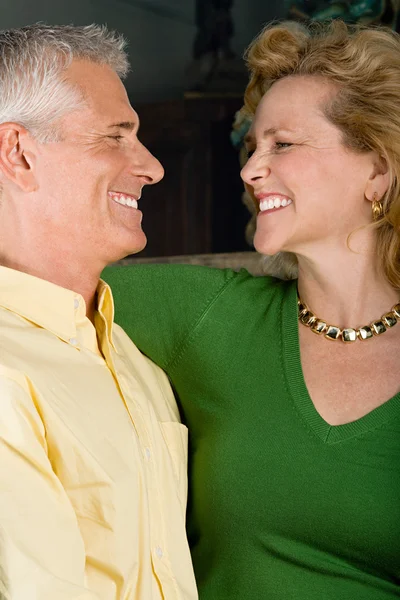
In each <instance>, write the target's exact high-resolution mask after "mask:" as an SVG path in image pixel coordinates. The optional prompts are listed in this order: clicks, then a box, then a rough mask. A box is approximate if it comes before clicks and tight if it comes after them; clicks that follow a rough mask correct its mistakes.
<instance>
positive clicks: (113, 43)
mask: <svg viewBox="0 0 400 600" xmlns="http://www.w3.org/2000/svg"><path fill="white" fill-rule="evenodd" d="M125 46H126V42H125V40H124V38H123V37H122V36H121V35H119V34H117V33H115V32H114V31H108V30H107V28H106V27H104V26H99V25H87V26H79V27H75V26H73V25H57V26H48V25H42V24H41V23H37V24H35V25H29V26H27V27H22V28H21V29H9V30H7V31H0V123H6V122H14V123H18V124H20V125H22V126H23V127H25V128H26V129H27V130H28V131H29V132H30V133H31V134H32V135H33V136H34V137H35V138H36V139H37V140H38V141H39V142H42V143H44V142H50V141H55V140H57V139H58V138H59V136H60V132H59V130H58V128H57V127H56V122H57V121H58V120H59V119H60V118H61V117H62V116H64V115H65V114H66V113H68V112H70V111H73V110H76V109H78V108H80V107H81V106H82V105H83V103H84V99H83V94H82V92H81V91H80V90H79V89H76V88H74V87H73V86H72V85H71V84H70V83H68V82H67V81H66V78H65V71H66V69H67V68H68V67H69V66H70V64H71V62H72V60H73V59H81V60H87V61H90V62H93V63H97V64H102V65H103V64H104V65H107V66H109V67H111V68H112V69H113V70H114V71H115V72H116V73H117V74H118V75H119V76H120V77H121V78H123V77H125V76H126V74H127V73H128V70H129V63H128V58H127V54H126V52H125V50H124V48H125Z"/></svg>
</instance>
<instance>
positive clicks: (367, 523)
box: [105, 265, 400, 600]
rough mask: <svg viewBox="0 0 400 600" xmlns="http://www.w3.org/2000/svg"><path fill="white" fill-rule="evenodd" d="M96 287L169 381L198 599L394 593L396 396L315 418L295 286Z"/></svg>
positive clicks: (246, 280) (112, 275)
mask: <svg viewBox="0 0 400 600" xmlns="http://www.w3.org/2000/svg"><path fill="white" fill-rule="evenodd" d="M105 279H106V281H108V282H109V283H110V284H111V285H112V288H113V292H114V297H115V301H116V321H117V322H118V323H120V324H121V325H122V327H123V328H124V329H125V331H126V332H127V333H128V334H129V335H130V337H131V338H132V339H133V341H134V342H135V343H136V344H137V346H138V347H139V348H140V349H141V350H142V351H143V352H144V353H145V354H147V355H148V356H149V357H150V358H152V359H153V360H154V361H155V362H156V363H157V364H159V365H160V366H161V367H162V368H163V369H165V371H166V372H167V373H168V375H169V377H170V379H171V382H172V384H173V386H174V388H175V390H176V393H177V396H178V398H179V402H180V407H181V411H182V418H183V421H184V422H185V423H186V424H187V425H188V427H189V431H190V470H189V485H190V488H189V489H190V494H189V508H188V535H189V541H190V545H191V549H192V556H193V562H194V567H195V572H196V577H197V582H198V586H199V593H200V598H201V600H236V599H237V600H292V599H293V600H366V599H368V600H388V599H389V598H391V599H392V598H399V597H400V394H397V395H396V396H395V397H393V398H391V399H390V400H388V401H387V402H386V403H385V404H384V405H383V406H380V407H379V408H377V409H375V410H373V411H372V412H370V413H369V414H367V415H366V416H364V417H363V418H361V419H359V420H357V421H355V422H353V423H349V424H346V425H340V426H330V425H328V424H327V423H326V422H325V421H324V420H323V419H322V417H320V415H319V414H318V412H317V411H316V409H315V408H314V405H313V403H312V401H311V399H310V397H309V395H308V392H307V389H306V386H305V382H304V379H303V374H302V370H301V363H300V353H299V342H298V322H297V304H296V284H295V282H282V281H279V280H276V279H272V278H269V277H252V276H251V275H249V274H248V273H247V272H246V271H241V272H240V273H234V272H232V271H230V270H219V269H209V268H206V267H193V266H171V265H150V266H145V265H139V266H135V267H112V268H110V269H108V270H107V271H106V272H105ZM315 368H316V369H318V365H317V364H316V365H315ZM382 376H383V377H384V373H383V374H382ZM326 385H329V381H327V382H326Z"/></svg>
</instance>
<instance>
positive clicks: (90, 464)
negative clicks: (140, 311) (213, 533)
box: [0, 267, 197, 600]
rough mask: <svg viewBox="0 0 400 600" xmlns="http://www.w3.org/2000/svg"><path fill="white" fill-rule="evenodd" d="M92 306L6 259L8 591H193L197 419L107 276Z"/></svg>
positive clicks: (142, 595) (7, 594) (1, 338)
mask: <svg viewBox="0 0 400 600" xmlns="http://www.w3.org/2000/svg"><path fill="white" fill-rule="evenodd" d="M133 301H134V300H133ZM85 310H86V309H85V303H84V300H83V298H82V297H81V296H80V295H79V294H76V293H74V292H72V291H69V290H66V289H64V288H61V287H58V286H56V285H54V284H52V283H49V282H47V281H44V280H41V279H38V278H36V277H32V276H30V275H27V274H24V273H20V272H18V271H14V270H12V269H7V268H5V267H0V597H2V595H3V596H4V598H6V599H7V600H78V599H79V600H160V599H164V600H175V599H176V600H194V599H196V598H197V592H196V586H195V581H194V575H193V570H192V564H191V559H190V553H189V548H188V544H187V540H186V535H185V509H186V494H187V475H186V462H187V430H186V428H185V427H184V426H183V425H182V424H180V423H179V414H178V410H177V407H176V404H175V401H174V398H173V395H172V391H171V388H170V386H169V383H168V380H167V378H166V376H165V374H164V373H163V372H162V371H161V370H160V369H159V368H158V367H157V366H156V365H154V363H152V362H151V361H150V360H149V359H147V358H146V357H145V356H143V355H142V354H141V353H140V352H139V351H138V349H137V348H136V347H135V346H134V345H133V344H132V342H131V341H130V339H129V338H128V336H127V335H126V334H125V333H124V332H123V330H122V329H121V328H120V327H118V325H116V324H114V323H113V314H114V309H113V300H112V295H111V291H110V289H109V287H108V286H107V285H106V284H105V283H104V282H100V284H99V288H98V310H97V313H96V316H95V327H94V326H93V325H92V323H91V322H90V321H89V320H88V319H87V318H86V316H85ZM99 348H100V349H99Z"/></svg>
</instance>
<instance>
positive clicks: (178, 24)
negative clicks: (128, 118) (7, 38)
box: [0, 0, 285, 103]
mask: <svg viewBox="0 0 400 600" xmlns="http://www.w3.org/2000/svg"><path fill="white" fill-rule="evenodd" d="M194 8H195V0H35V1H34V2H33V1H32V0H0V27H1V28H2V29H7V28H9V27H20V26H22V25H26V24H28V23H33V22H36V21H44V22H47V23H50V24H62V23H74V24H76V25H83V24H88V23H93V22H96V23H106V24H107V25H108V26H109V27H110V28H113V29H117V30H118V31H120V32H121V33H123V34H124V35H125V36H126V38H127V39H128V41H129V53H130V58H131V63H132V72H131V74H130V76H129V78H128V80H127V82H126V85H127V88H128V92H129V95H130V97H131V99H132V101H133V103H135V102H137V103H143V102H152V101H162V100H171V99H178V98H181V97H182V95H183V92H184V73H185V68H186V67H187V65H188V63H189V62H190V59H191V50H192V42H193V39H194V35H195V26H194ZM284 12H285V9H284V2H283V0H267V1H265V0H235V4H234V9H233V17H234V20H235V37H234V40H233V47H234V50H235V52H236V53H237V54H238V55H241V54H242V52H243V49H244V48H245V47H246V45H247V44H248V43H249V41H250V40H251V39H252V38H253V37H254V35H255V34H256V33H257V31H258V30H259V29H260V28H261V26H262V24H263V23H264V22H266V21H268V20H270V19H273V18H275V17H279V16H282V14H283V13H284Z"/></svg>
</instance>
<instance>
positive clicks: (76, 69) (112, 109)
mask: <svg viewBox="0 0 400 600" xmlns="http://www.w3.org/2000/svg"><path fill="white" fill-rule="evenodd" d="M66 76H67V79H68V80H69V81H70V82H71V83H72V84H73V85H76V86H77V87H78V88H79V89H80V90H81V92H82V95H83V98H84V102H85V107H84V108H83V111H82V113H81V117H82V119H84V120H86V119H91V118H94V119H96V120H98V124H99V125H106V126H112V127H114V128H116V127H119V128H122V129H126V130H128V129H130V130H131V129H133V128H134V127H137V125H138V115H137V113H136V112H135V111H134V109H133V108H132V106H131V105H130V102H129V98H128V95H127V92H126V89H125V87H124V85H123V83H122V81H121V79H120V78H119V76H118V75H117V73H115V71H113V70H112V69H111V68H110V67H108V66H107V65H99V64H96V63H91V62H89V61H82V60H81V61H79V60H73V61H72V63H71V66H70V67H69V68H68V69H67V73H66Z"/></svg>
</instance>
